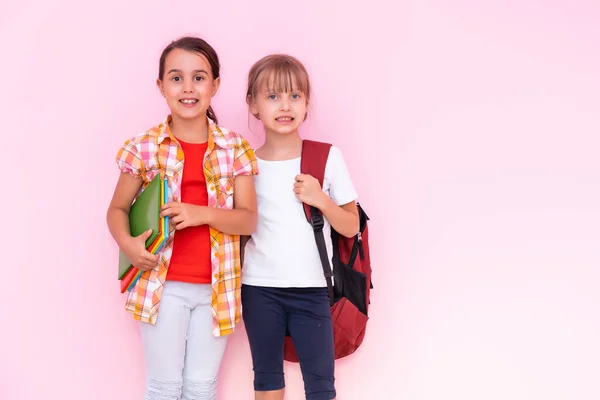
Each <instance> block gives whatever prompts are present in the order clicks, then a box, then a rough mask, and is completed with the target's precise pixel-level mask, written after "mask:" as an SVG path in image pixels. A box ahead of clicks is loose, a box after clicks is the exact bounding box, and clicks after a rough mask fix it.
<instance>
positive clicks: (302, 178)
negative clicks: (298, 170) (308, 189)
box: [294, 174, 307, 182]
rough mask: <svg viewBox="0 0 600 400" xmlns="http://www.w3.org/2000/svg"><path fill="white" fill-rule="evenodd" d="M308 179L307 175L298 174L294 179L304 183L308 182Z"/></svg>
mask: <svg viewBox="0 0 600 400" xmlns="http://www.w3.org/2000/svg"><path fill="white" fill-rule="evenodd" d="M306 177H307V175H306V174H298V175H296V177H295V178H294V179H295V181H296V182H304V181H305V180H306Z"/></svg>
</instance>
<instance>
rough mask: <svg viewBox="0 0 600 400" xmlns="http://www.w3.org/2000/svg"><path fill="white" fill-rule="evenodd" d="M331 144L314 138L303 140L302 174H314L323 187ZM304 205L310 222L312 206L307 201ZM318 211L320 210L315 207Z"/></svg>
mask: <svg viewBox="0 0 600 400" xmlns="http://www.w3.org/2000/svg"><path fill="white" fill-rule="evenodd" d="M330 149H331V144H329V143H323V142H315V141H313V140H303V141H302V155H301V158H300V172H301V173H302V174H309V175H312V176H313V177H314V178H316V179H317V180H318V181H319V185H321V187H323V180H324V179H325V166H326V165H327V158H328V157H329V150H330ZM303 205H304V214H305V215H306V219H307V220H308V222H310V221H311V212H310V206H309V205H308V204H306V203H303ZM315 210H316V211H317V213H319V214H320V211H319V210H317V209H315Z"/></svg>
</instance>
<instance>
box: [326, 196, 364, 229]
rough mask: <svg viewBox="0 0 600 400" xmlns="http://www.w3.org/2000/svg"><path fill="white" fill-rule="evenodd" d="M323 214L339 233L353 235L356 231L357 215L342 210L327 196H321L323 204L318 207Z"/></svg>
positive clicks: (357, 227)
mask: <svg viewBox="0 0 600 400" xmlns="http://www.w3.org/2000/svg"><path fill="white" fill-rule="evenodd" d="M319 209H320V210H321V212H322V213H323V216H324V217H325V218H327V221H329V223H330V224H331V226H332V227H333V229H335V230H336V231H337V232H338V233H339V234H340V235H344V236H346V237H349V238H350V237H353V236H354V235H356V234H357V233H358V229H359V221H358V215H356V214H354V213H352V212H350V211H347V210H344V209H343V208H341V207H340V206H338V205H337V204H335V203H334V201H333V200H331V198H329V196H327V195H325V196H324V197H323V204H322V205H321V206H320V207H319Z"/></svg>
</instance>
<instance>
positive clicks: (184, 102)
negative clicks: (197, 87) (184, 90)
mask: <svg viewBox="0 0 600 400" xmlns="http://www.w3.org/2000/svg"><path fill="white" fill-rule="evenodd" d="M179 102H180V103H183V104H187V105H192V104H196V103H198V99H181V100H179Z"/></svg>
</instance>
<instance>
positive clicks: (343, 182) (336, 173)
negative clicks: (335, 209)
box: [325, 146, 358, 206]
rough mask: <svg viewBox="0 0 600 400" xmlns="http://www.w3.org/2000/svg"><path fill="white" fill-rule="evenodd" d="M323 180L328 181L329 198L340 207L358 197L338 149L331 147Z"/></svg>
mask: <svg viewBox="0 0 600 400" xmlns="http://www.w3.org/2000/svg"><path fill="white" fill-rule="evenodd" d="M325 179H327V180H328V181H329V197H331V199H332V200H333V201H334V202H335V204H337V205H338V206H342V205H344V204H348V203H350V202H352V201H355V200H356V199H357V197H358V195H357V193H356V190H355V188H354V184H353V183H352V179H351V178H350V173H349V172H348V167H347V166H346V162H345V161H344V157H343V155H342V152H341V151H340V149H339V148H337V147H335V146H332V147H331V150H330V151H329V157H328V158H327V165H326V166H325Z"/></svg>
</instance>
